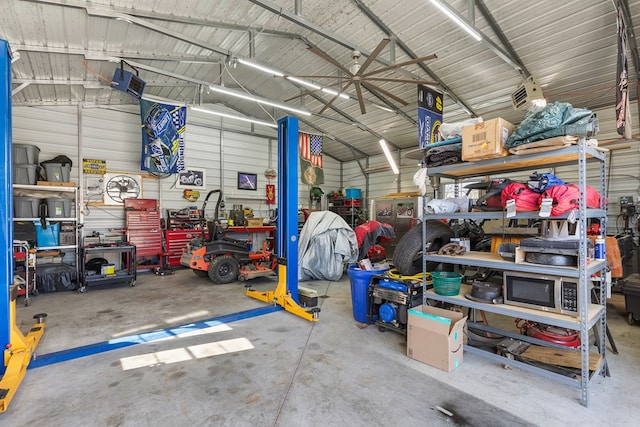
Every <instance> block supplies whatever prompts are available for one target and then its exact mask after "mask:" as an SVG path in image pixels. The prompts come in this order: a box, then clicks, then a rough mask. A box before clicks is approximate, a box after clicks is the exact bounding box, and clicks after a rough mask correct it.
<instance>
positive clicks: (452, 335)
mask: <svg viewBox="0 0 640 427" xmlns="http://www.w3.org/2000/svg"><path fill="white" fill-rule="evenodd" d="M466 321H467V317H466V316H464V315H463V314H462V313H458V312H456V311H450V310H445V309H442V308H437V307H430V306H426V305H422V306H419V307H415V308H412V309H410V310H409V316H408V324H407V356H409V357H410V358H412V359H415V360H418V361H420V362H423V363H426V364H427V365H431V366H433V367H434V368H438V369H442V370H443V371H447V372H451V371H453V370H454V369H455V368H457V367H458V366H460V365H461V364H462V355H463V346H462V343H463V340H464V326H465V323H466Z"/></svg>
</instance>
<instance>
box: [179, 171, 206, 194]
mask: <svg viewBox="0 0 640 427" xmlns="http://www.w3.org/2000/svg"><path fill="white" fill-rule="evenodd" d="M206 186H207V171H206V170H204V169H200V168H188V169H185V170H183V171H181V172H178V178H177V179H176V188H187V189H189V188H191V189H194V190H198V189H204V188H205V187H206Z"/></svg>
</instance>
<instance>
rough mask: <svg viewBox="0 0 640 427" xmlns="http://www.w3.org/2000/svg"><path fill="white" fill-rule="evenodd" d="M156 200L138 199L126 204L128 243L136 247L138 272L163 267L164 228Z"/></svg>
mask: <svg viewBox="0 0 640 427" xmlns="http://www.w3.org/2000/svg"><path fill="white" fill-rule="evenodd" d="M157 206H158V202H157V200H155V199H136V202H135V203H133V204H125V224H126V227H127V241H128V242H130V243H131V244H133V245H135V247H136V261H137V263H138V265H137V269H138V270H146V269H153V268H159V267H161V266H162V253H163V250H162V228H161V227H160V210H159V209H158V208H157Z"/></svg>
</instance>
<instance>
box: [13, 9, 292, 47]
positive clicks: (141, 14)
mask: <svg viewBox="0 0 640 427" xmlns="http://www.w3.org/2000/svg"><path fill="white" fill-rule="evenodd" d="M22 1H28V2H31V3H42V4H50V5H54V6H65V7H71V8H76V9H87V8H88V7H91V6H90V5H88V4H87V2H86V1H85V0H75V1H74V0H22ZM96 7H98V6H96ZM99 7H100V8H102V9H103V10H110V11H113V12H114V13H125V14H128V15H131V16H135V17H138V18H148V19H154V20H157V21H166V22H177V23H181V24H192V25H198V26H205V27H215V28H222V29H225V30H230V31H241V32H248V31H251V30H253V31H255V32H256V34H260V35H263V36H264V35H268V36H276V37H286V38H290V39H299V38H301V37H300V36H299V35H297V34H293V33H287V32H284V31H275V30H268V29H266V28H258V27H252V26H247V25H239V24H227V23H224V22H217V21H210V20H207V19H198V18H190V17H179V16H176V15H164V14H159V13H155V12H146V11H143V10H140V9H130V8H124V7H117V6H103V5H100V6H99Z"/></svg>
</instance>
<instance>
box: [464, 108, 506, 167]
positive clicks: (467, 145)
mask: <svg viewBox="0 0 640 427" xmlns="http://www.w3.org/2000/svg"><path fill="white" fill-rule="evenodd" d="M514 128H515V126H514V125H513V124H511V123H509V122H508V121H506V120H505V119H501V118H497V119H493V120H487V121H485V122H480V123H476V124H473V125H469V126H465V127H463V128H462V160H464V161H465V162H470V161H471V162H472V161H475V160H485V159H493V158H496V157H504V156H506V155H508V154H509V151H507V149H506V148H505V147H504V144H505V143H506V142H507V138H509V135H510V134H511V132H513V129H514Z"/></svg>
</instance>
